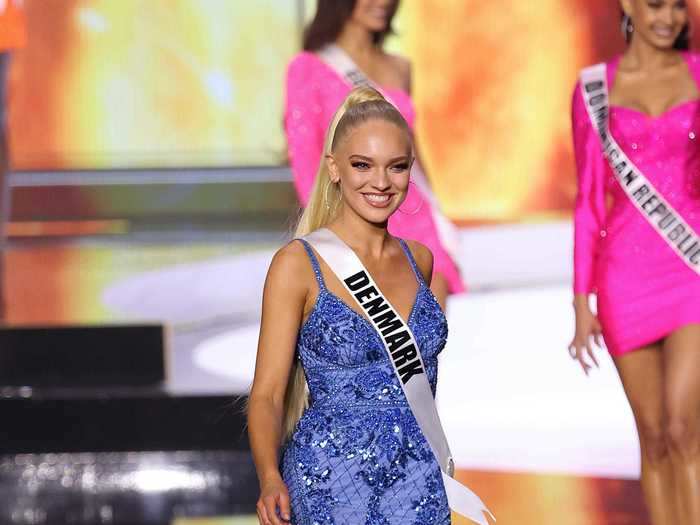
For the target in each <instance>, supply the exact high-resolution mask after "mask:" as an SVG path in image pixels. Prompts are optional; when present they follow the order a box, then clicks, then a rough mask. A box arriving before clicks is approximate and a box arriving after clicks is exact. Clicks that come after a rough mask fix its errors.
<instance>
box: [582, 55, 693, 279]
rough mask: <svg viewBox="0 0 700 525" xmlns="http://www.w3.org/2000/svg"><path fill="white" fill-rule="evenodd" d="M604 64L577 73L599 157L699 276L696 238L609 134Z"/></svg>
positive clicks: (605, 69) (662, 235)
mask: <svg viewBox="0 0 700 525" xmlns="http://www.w3.org/2000/svg"><path fill="white" fill-rule="evenodd" d="M606 71H607V68H606V66H605V64H597V65H595V66H591V67H587V68H586V69H584V70H583V71H582V72H581V93H582V95H583V100H584V102H585V104H586V109H587V110H588V116H589V117H590V119H591V122H592V123H593V128H594V129H595V130H596V131H597V132H598V135H599V137H600V140H601V144H602V148H603V154H604V155H605V157H606V158H607V159H608V162H609V163H610V167H611V168H612V172H613V174H614V175H615V177H616V178H617V180H618V182H619V183H620V186H621V187H622V189H623V190H624V191H625V194H626V195H627V197H629V199H630V201H631V202H632V204H634V205H635V207H636V208H637V209H638V210H639V211H640V212H641V214H642V215H643V216H644V218H645V219H646V220H647V221H648V222H649V224H650V225H651V226H652V227H653V228H654V229H655V230H656V231H657V233H658V234H659V235H661V237H662V238H663V239H664V240H665V241H666V243H667V244H668V245H669V246H670V247H671V248H672V249H673V251H675V252H676V254H678V256H679V257H680V258H681V259H682V260H683V262H685V263H686V264H687V265H688V266H689V267H690V268H691V269H693V270H695V271H696V272H697V273H699V274H700V238H699V237H698V234H697V233H696V232H695V231H694V230H693V228H692V227H691V226H690V225H689V224H688V223H686V222H685V220H684V219H683V217H682V216H681V214H680V213H678V212H677V211H676V210H675V209H674V208H673V206H671V204H669V202H668V201H667V200H666V199H665V198H664V196H663V195H662V194H661V193H660V192H659V191H658V190H657V189H656V188H655V187H654V185H653V184H652V183H651V182H650V181H649V180H648V179H647V178H646V177H645V176H644V174H643V173H642V172H641V171H640V170H639V168H637V167H636V166H635V165H634V164H633V163H632V161H631V160H630V159H629V157H627V155H626V154H625V152H624V151H623V150H622V148H621V147H620V146H619V145H618V143H617V142H616V141H615V139H614V138H613V136H612V134H611V133H610V127H609V120H610V103H609V100H608V99H609V96H608V79H607V73H606Z"/></svg>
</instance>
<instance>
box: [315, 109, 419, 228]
mask: <svg viewBox="0 0 700 525" xmlns="http://www.w3.org/2000/svg"><path fill="white" fill-rule="evenodd" d="M326 162H327V163H328V169H329V174H330V179H331V182H332V183H335V184H340V191H341V193H342V203H343V207H344V211H345V212H351V213H354V214H355V215H357V216H359V217H361V218H362V219H364V220H365V221H367V222H370V223H373V224H384V223H386V221H387V220H388V219H389V217H390V216H391V214H393V213H394V212H395V211H396V210H397V209H398V207H399V206H400V205H401V203H402V202H403V201H404V199H405V198H406V193H407V192H408V184H409V176H410V171H411V165H412V163H413V149H412V145H411V138H410V137H409V135H408V133H407V131H406V130H405V129H402V128H401V127H399V126H397V125H396V124H394V123H392V122H389V121H386V120H382V119H379V118H374V119H370V120H368V121H366V122H363V123H361V124H359V125H358V126H356V127H354V128H353V129H350V130H349V131H348V133H347V134H346V135H345V137H343V139H342V140H341V141H340V143H339V144H338V145H337V146H336V148H335V150H334V151H333V153H332V154H331V155H329V156H328V157H327V158H326Z"/></svg>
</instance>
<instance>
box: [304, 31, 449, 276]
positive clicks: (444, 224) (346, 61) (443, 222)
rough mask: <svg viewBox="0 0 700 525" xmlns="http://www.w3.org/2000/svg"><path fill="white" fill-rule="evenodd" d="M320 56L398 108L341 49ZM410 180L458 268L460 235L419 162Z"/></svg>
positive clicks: (328, 47) (327, 50) (328, 48)
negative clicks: (428, 210) (422, 199)
mask: <svg viewBox="0 0 700 525" xmlns="http://www.w3.org/2000/svg"><path fill="white" fill-rule="evenodd" d="M317 54H318V56H319V58H320V59H321V60H323V62H324V63H325V64H326V65H328V66H329V67H330V68H331V69H333V70H334V71H335V72H336V73H337V74H338V76H340V77H341V78H343V79H345V81H346V82H347V83H348V84H349V85H351V86H353V87H359V86H370V87H372V88H374V89H376V90H377V91H379V92H380V93H381V94H382V95H384V98H385V99H387V100H388V101H389V102H391V103H392V104H394V106H396V103H395V102H393V101H392V100H391V96H390V95H389V94H388V93H387V92H386V91H384V90H383V89H382V87H381V86H378V85H377V84H375V83H374V82H372V81H371V80H370V79H369V78H368V77H367V75H365V74H364V72H363V71H362V70H361V69H360V68H359V66H358V65H357V64H356V63H355V61H354V60H353V59H352V58H351V57H350V55H348V54H347V53H346V52H345V51H344V50H343V49H342V48H341V47H340V46H338V45H336V44H328V45H325V46H323V47H322V48H321V49H320V50H319V51H318V53H317ZM411 178H412V180H413V183H414V184H415V185H416V186H417V187H418V189H419V190H420V191H421V194H422V197H423V198H425V199H426V200H427V201H428V203H429V204H430V212H431V215H432V217H433V221H434V222H435V226H436V228H437V232H438V235H439V237H440V241H441V242H442V245H443V246H444V247H445V249H446V250H447V252H448V253H449V254H450V256H452V259H453V260H454V262H455V264H457V259H458V256H459V232H458V231H457V228H455V226H454V224H452V222H451V221H450V220H449V219H448V218H447V217H445V215H444V214H443V213H442V211H441V210H440V203H439V202H438V200H437V197H435V194H434V193H433V190H432V188H431V187H430V183H429V182H428V177H427V176H426V175H425V172H424V171H423V167H422V166H421V163H420V161H419V159H416V160H415V162H414V163H413V167H412V168H411Z"/></svg>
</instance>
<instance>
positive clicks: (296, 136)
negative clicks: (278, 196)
mask: <svg viewBox="0 0 700 525" xmlns="http://www.w3.org/2000/svg"><path fill="white" fill-rule="evenodd" d="M314 61H317V59H316V58H315V57H314V56H313V55H311V54H310V53H302V54H300V55H298V56H297V57H296V58H295V59H294V60H292V61H291V62H290V63H289V67H288V68H287V80H286V92H285V110H284V131H285V133H286V135H287V146H288V156H289V163H290V165H291V168H292V175H293V176H294V187H295V188H296V190H297V196H298V197H299V201H300V202H301V204H302V206H306V203H307V202H308V200H309V197H310V196H311V190H312V189H313V184H314V181H315V180H316V174H317V172H318V166H319V163H320V161H321V154H322V153H323V141H324V136H323V134H324V127H325V124H324V122H322V120H321V119H322V117H323V115H322V106H321V101H320V100H319V98H320V93H319V92H318V87H317V86H316V85H315V84H314V82H313V81H312V77H313V75H314V74H315V73H314V72H315V68H316V67H317V66H318V64H317V63H316V62H314Z"/></svg>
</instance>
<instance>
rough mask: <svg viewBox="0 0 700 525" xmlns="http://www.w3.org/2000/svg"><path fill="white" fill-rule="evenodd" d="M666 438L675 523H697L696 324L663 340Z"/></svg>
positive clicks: (699, 384) (699, 352)
mask: <svg viewBox="0 0 700 525" xmlns="http://www.w3.org/2000/svg"><path fill="white" fill-rule="evenodd" d="M664 360H665V374H664V375H665V380H664V383H665V392H666V393H665V400H666V401H665V402H666V408H665V412H666V414H667V421H666V440H667V442H668V445H669V451H670V457H671V463H672V465H673V473H674V479H675V485H676V494H677V502H678V517H679V520H678V523H679V525H696V524H698V523H700V325H698V324H694V325H688V326H684V327H683V328H681V329H679V330H677V331H676V332H674V333H672V334H671V335H669V336H668V337H667V338H666V340H665V341H664Z"/></svg>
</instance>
